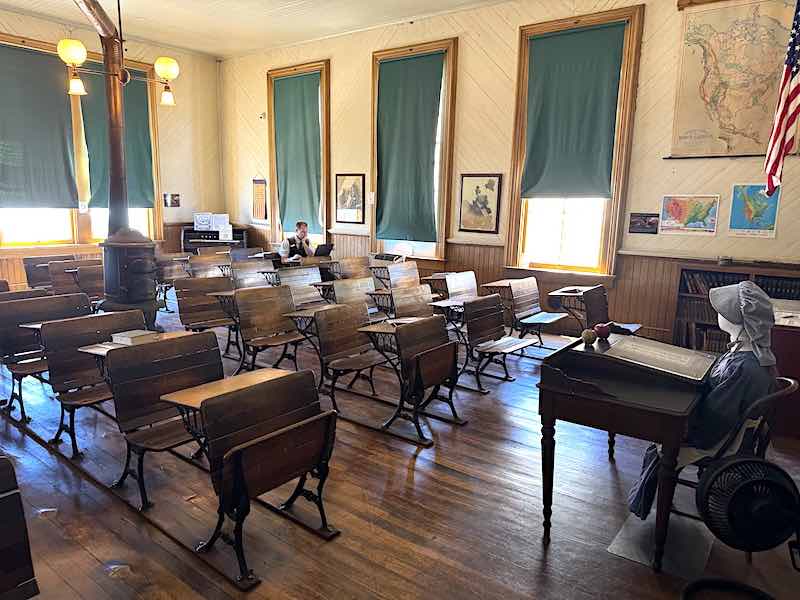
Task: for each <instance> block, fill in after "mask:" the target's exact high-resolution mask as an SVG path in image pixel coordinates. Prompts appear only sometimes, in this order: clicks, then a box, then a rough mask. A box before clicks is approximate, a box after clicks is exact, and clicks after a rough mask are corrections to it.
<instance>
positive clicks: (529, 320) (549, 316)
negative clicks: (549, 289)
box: [517, 311, 569, 346]
mask: <svg viewBox="0 0 800 600" xmlns="http://www.w3.org/2000/svg"><path fill="white" fill-rule="evenodd" d="M567 317H569V315H568V314H567V313H551V312H544V311H542V312H538V313H536V314H533V315H531V316H530V317H525V318H524V319H520V320H519V321H518V322H517V323H518V327H519V337H521V338H524V337H525V336H526V335H528V334H529V333H533V334H534V335H535V336H536V338H537V343H538V344H539V346H544V341H543V340H542V328H543V327H545V326H546V325H552V324H553V323H558V322H559V321H561V320H562V319H566V318H567Z"/></svg>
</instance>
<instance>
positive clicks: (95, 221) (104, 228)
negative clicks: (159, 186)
mask: <svg viewBox="0 0 800 600" xmlns="http://www.w3.org/2000/svg"><path fill="white" fill-rule="evenodd" d="M89 217H90V220H91V222H92V240H94V241H96V242H101V241H103V240H104V239H106V238H107V237H108V209H107V208H90V209H89ZM128 227H130V228H131V229H135V230H136V231H138V232H140V233H141V234H142V235H146V236H150V209H149V208H129V209H128Z"/></svg>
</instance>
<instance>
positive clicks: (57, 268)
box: [47, 258, 103, 295]
mask: <svg viewBox="0 0 800 600" xmlns="http://www.w3.org/2000/svg"><path fill="white" fill-rule="evenodd" d="M102 264H103V261H102V260H101V259H99V258H84V259H81V260H56V261H50V262H49V263H47V269H48V271H49V272H50V281H51V282H52V291H53V294H56V295H58V294H79V293H80V292H81V288H80V286H79V285H78V278H77V276H76V275H75V273H74V272H71V273H67V272H66V271H67V270H70V271H73V270H74V269H77V268H79V267H93V266H97V265H102Z"/></svg>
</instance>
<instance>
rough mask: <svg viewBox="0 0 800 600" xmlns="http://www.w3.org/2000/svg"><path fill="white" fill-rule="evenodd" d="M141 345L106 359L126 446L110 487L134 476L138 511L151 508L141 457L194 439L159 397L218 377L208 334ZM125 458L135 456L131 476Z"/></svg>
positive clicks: (117, 351)
mask: <svg viewBox="0 0 800 600" xmlns="http://www.w3.org/2000/svg"><path fill="white" fill-rule="evenodd" d="M146 345H147V349H146V350H144V349H143V348H141V347H137V346H127V347H124V348H115V349H113V350H111V351H109V353H108V355H107V356H106V368H107V370H108V377H109V380H110V382H111V391H112V392H113V395H114V408H115V412H116V415H117V424H118V425H119V430H120V431H121V432H122V434H123V435H124V436H125V446H126V456H125V465H124V467H123V470H122V475H121V476H120V478H119V479H118V480H117V481H115V482H114V483H113V484H112V487H121V486H123V485H124V484H125V480H126V479H127V477H128V475H131V476H132V477H134V478H135V479H136V482H137V483H138V484H139V497H140V499H141V509H142V510H146V509H147V508H149V507H150V506H152V503H151V502H150V501H149V499H148V497H147V489H146V487H145V482H144V456H145V454H147V453H148V452H166V451H169V450H173V449H174V448H177V447H178V446H182V445H184V444H187V443H189V442H192V441H193V440H194V438H193V437H192V435H191V434H189V433H188V431H187V429H186V426H185V425H184V423H183V421H182V420H181V419H177V418H176V417H178V415H179V412H178V409H177V408H176V407H175V406H174V405H171V404H168V403H166V402H162V401H161V396H163V395H164V394H169V393H172V392H177V391H178V390H183V389H186V388H190V387H194V386H196V385H201V384H204V383H208V382H210V381H217V380H218V379H222V378H223V377H224V373H223V371H222V358H221V357H220V354H219V345H218V343H217V337H216V336H215V335H214V333H213V332H211V331H206V332H205V333H198V334H196V335H187V336H184V337H177V338H172V339H167V340H161V341H158V342H152V343H149V344H146ZM229 408H230V405H229ZM233 413H235V414H238V413H237V412H236V411H233ZM131 453H133V454H135V455H136V456H137V466H136V473H133V472H132V471H131V470H130V462H131ZM195 456H197V453H195Z"/></svg>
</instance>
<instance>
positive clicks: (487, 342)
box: [462, 294, 536, 394]
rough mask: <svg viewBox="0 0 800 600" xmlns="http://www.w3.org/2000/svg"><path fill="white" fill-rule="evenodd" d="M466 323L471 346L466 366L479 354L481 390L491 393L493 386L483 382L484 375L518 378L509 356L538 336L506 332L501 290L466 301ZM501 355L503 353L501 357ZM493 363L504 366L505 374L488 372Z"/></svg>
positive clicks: (478, 367)
mask: <svg viewBox="0 0 800 600" xmlns="http://www.w3.org/2000/svg"><path fill="white" fill-rule="evenodd" d="M464 323H465V325H466V327H467V344H468V346H469V348H468V351H467V355H466V359H465V360H464V368H463V369H462V370H466V367H467V364H469V360H470V355H471V354H472V353H475V354H476V355H477V364H476V365H475V370H474V375H475V381H476V383H477V384H478V391H479V392H481V393H482V394H488V393H489V390H487V389H486V388H484V387H483V385H482V384H481V375H485V376H487V377H494V378H497V379H500V380H502V381H514V377H511V375H510V374H509V373H508V366H507V364H506V359H507V358H508V355H509V354H512V353H514V352H519V351H520V350H523V349H525V348H527V347H528V346H531V345H533V344H534V343H536V342H535V340H523V339H520V338H517V337H513V336H507V335H506V329H505V320H504V316H503V305H502V302H501V300H500V295H499V294H491V295H489V296H483V297H481V298H476V299H475V300H471V301H469V302H465V303H464ZM498 357H501V358H499V359H498ZM490 364H497V365H499V366H501V367H503V372H504V373H505V375H504V376H503V377H498V376H496V375H491V374H489V373H486V372H485V370H486V368H487V367H488V366H489V365H490Z"/></svg>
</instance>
